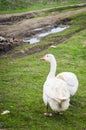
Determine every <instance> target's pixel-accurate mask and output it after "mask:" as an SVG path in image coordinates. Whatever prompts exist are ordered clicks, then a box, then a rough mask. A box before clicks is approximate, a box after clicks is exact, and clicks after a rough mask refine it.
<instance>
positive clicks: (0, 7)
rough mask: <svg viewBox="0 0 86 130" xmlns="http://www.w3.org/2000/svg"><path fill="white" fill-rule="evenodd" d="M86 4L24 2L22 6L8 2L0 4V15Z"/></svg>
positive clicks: (76, 2) (69, 0)
mask: <svg viewBox="0 0 86 130" xmlns="http://www.w3.org/2000/svg"><path fill="white" fill-rule="evenodd" d="M80 3H85V1H84V0H82V1H81V0H76V1H74V0H66V1H65V2H64V1H58V2H49V3H45V2H44V1H39V2H35V4H34V2H31V3H26V2H25V1H23V0H22V2H21V4H20V3H19V1H17V2H14V3H13V2H8V1H2V2H1V3H0V14H9V13H10V14H11V13H21V12H27V11H33V10H41V9H44V8H53V7H60V6H64V5H71V4H80Z"/></svg>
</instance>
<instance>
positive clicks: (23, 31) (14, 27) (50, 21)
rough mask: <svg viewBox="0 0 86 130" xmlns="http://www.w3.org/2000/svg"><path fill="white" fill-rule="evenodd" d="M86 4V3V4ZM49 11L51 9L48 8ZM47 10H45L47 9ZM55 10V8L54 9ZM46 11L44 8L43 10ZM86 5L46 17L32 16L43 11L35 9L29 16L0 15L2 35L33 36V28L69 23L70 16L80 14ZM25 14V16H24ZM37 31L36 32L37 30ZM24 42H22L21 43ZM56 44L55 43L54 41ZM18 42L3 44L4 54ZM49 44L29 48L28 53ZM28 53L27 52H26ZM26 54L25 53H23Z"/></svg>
mask: <svg viewBox="0 0 86 130" xmlns="http://www.w3.org/2000/svg"><path fill="white" fill-rule="evenodd" d="M85 6H86V5H85ZM46 10H47V11H49V9H46ZM46 10H45V11H46ZM53 10H55V9H53ZM43 11H44V10H43ZM50 11H51V9H50ZM85 11H86V7H83V8H81V9H77V10H74V11H68V12H65V13H58V14H55V15H49V16H45V17H38V18H35V17H34V18H31V17H32V15H33V16H36V15H37V14H36V13H38V12H42V11H37V12H36V11H35V12H34V11H33V12H30V14H31V15H30V14H29V18H28V17H26V16H27V13H23V14H13V15H3V16H2V15H0V35H1V36H4V37H6V38H12V37H17V38H19V39H23V38H24V37H28V36H32V35H34V32H33V29H36V28H46V27H47V26H52V25H59V24H60V23H63V24H64V23H65V24H66V23H67V22H68V21H70V17H71V16H72V15H74V14H78V13H81V12H85ZM24 16H25V17H24ZM30 16H31V17H30ZM35 33H36V32H35ZM72 35H74V33H73V34H71V35H70V34H69V35H68V36H67V37H63V38H62V37H61V38H60V39H58V41H57V43H61V42H63V41H64V40H66V39H67V38H68V37H69V36H72ZM21 44H22V43H20V45H21ZM53 44H54V43H53ZM15 46H17V44H15V45H13V44H8V45H6V44H5V45H3V46H1V49H2V52H1V55H2V54H5V53H7V52H8V51H9V50H11V49H13V48H14V47H15ZM48 46H50V45H47V46H41V47H40V48H39V47H37V46H35V47H32V48H30V49H29V51H28V52H29V53H28V54H33V53H36V52H39V51H41V50H44V49H46V48H47V47H48ZM26 54H27V52H26ZM23 55H24V54H23Z"/></svg>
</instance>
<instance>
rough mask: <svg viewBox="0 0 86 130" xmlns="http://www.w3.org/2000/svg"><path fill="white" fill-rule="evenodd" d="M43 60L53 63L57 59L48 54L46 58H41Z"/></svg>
mask: <svg viewBox="0 0 86 130" xmlns="http://www.w3.org/2000/svg"><path fill="white" fill-rule="evenodd" d="M41 60H45V61H48V62H50V63H52V62H53V61H54V60H55V57H54V55H52V54H46V55H45V56H43V57H42V58H41Z"/></svg>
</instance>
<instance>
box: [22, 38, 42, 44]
mask: <svg viewBox="0 0 86 130" xmlns="http://www.w3.org/2000/svg"><path fill="white" fill-rule="evenodd" d="M23 42H26V43H30V44H33V43H37V42H40V40H39V39H38V38H31V39H29V40H23Z"/></svg>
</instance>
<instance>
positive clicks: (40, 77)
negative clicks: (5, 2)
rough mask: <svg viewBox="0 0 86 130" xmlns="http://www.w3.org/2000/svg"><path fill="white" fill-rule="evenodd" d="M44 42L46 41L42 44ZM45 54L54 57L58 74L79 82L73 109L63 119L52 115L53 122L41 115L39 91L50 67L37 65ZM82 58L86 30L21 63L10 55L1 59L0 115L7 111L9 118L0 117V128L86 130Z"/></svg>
mask: <svg viewBox="0 0 86 130" xmlns="http://www.w3.org/2000/svg"><path fill="white" fill-rule="evenodd" d="M81 20H82V19H80V20H78V22H79V21H81ZM76 24H77V22H76ZM65 33H67V32H66V30H65V31H64V34H65ZM54 36H55V37H56V34H55V35H52V36H51V38H53V37H54ZM55 37H54V38H55ZM46 40H47V39H46V38H45V42H46ZM54 40H55V39H54ZM45 53H52V54H54V55H55V57H56V60H57V63H58V69H57V73H59V72H62V71H71V72H74V73H76V74H77V76H78V79H79V90H78V92H77V94H76V95H75V96H74V97H72V99H71V102H72V104H73V106H71V107H70V108H69V109H68V110H67V111H66V112H65V113H64V114H63V115H59V116H57V115H55V114H54V116H53V117H52V118H47V117H45V116H44V115H43V113H44V112H45V105H44V103H43V101H42V89H43V83H44V81H45V78H46V76H47V74H48V72H49V64H48V63H46V62H42V61H40V57H41V56H43V55H44V54H45ZM85 58H86V30H83V31H81V32H79V33H77V34H76V35H74V36H73V37H72V38H70V39H68V40H67V41H65V42H63V43H62V44H59V45H58V46H57V47H56V48H55V49H54V48H48V49H47V50H45V51H43V52H41V53H38V54H35V55H32V56H26V57H24V58H21V59H12V58H11V57H10V56H9V55H8V56H5V57H3V58H1V59H0V101H1V102H0V113H1V112H2V111H3V110H7V109H8V110H10V114H9V115H0V128H6V129H8V130H9V129H10V130H28V129H30V130H44V129H45V130H52V129H54V130H77V129H78V130H82V129H85V128H86V124H85V122H86V120H85V119H86V118H85V117H86V110H85V108H86V104H85V100H86V92H85V83H86V81H85V77H86V69H85V64H86V59H85ZM50 111H51V110H50Z"/></svg>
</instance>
